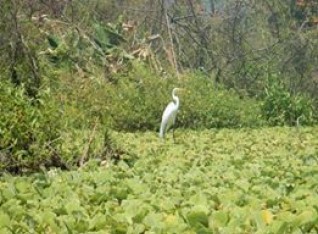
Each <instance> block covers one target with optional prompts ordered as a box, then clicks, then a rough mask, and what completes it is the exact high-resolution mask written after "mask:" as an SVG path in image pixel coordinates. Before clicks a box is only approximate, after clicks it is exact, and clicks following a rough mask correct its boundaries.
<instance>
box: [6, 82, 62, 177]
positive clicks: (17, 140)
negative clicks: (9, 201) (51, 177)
mask: <svg viewBox="0 0 318 234" xmlns="http://www.w3.org/2000/svg"><path fill="white" fill-rule="evenodd" d="M24 93H25V90H24V89H23V87H22V88H15V87H13V86H12V85H11V84H10V83H6V82H4V81H1V83H0V99H1V101H0V169H1V170H7V171H11V172H17V173H19V172H22V171H28V170H34V169H38V168H39V167H40V166H41V165H43V166H51V165H52V166H60V164H61V163H62V162H61V161H60V150H59V147H60V144H61V141H60V138H59V137H60V132H59V130H60V113H59V112H58V111H57V108H56V106H55V105H54V103H52V102H51V101H50V97H49V94H48V93H47V92H43V91H42V92H41V93H40V94H39V98H38V99H37V100H34V99H30V98H28V97H27V96H26V95H25V94H24Z"/></svg>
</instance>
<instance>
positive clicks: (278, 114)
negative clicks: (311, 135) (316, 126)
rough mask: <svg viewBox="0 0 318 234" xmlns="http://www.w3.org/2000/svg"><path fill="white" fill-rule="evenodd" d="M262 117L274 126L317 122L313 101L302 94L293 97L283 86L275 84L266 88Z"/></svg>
mask: <svg viewBox="0 0 318 234" xmlns="http://www.w3.org/2000/svg"><path fill="white" fill-rule="evenodd" d="M265 93H266V95H265V97H264V102H263V104H262V115H263V117H264V118H265V119H266V120H267V122H268V123H269V124H270V125H272V126H277V125H289V126H294V125H298V124H302V125H312V124H313V123H314V122H315V118H314V107H313V101H312V100H311V99H310V98H307V97H305V96H304V95H301V94H296V95H292V94H291V93H290V92H288V91H287V90H286V89H285V88H284V87H283V86H282V85H280V84H278V83H275V82H273V83H272V84H270V85H269V86H268V87H267V88H266V92H265Z"/></svg>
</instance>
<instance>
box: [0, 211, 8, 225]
mask: <svg viewBox="0 0 318 234" xmlns="http://www.w3.org/2000/svg"><path fill="white" fill-rule="evenodd" d="M5 227H10V216H9V215H8V214H6V213H4V212H2V211H0V229H1V228H5Z"/></svg>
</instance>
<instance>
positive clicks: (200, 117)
mask: <svg viewBox="0 0 318 234" xmlns="http://www.w3.org/2000/svg"><path fill="white" fill-rule="evenodd" d="M173 87H183V88H186V90H187V91H188V92H184V93H180V111H179V114H178V117H177V123H176V124H177V125H179V126H181V127H184V128H220V127H228V128H235V127H242V126H245V127H255V126H259V125H261V124H263V123H262V120H261V117H260V105H259V104H258V103H257V102H256V101H255V100H252V99H248V98H240V97H239V96H238V95H237V94H236V93H235V92H234V91H228V90H225V89H224V88H222V87H218V88H217V87H216V86H215V85H214V84H213V82H212V81H211V80H210V79H207V78H206V77H204V76H202V75H200V74H192V75H191V74H188V75H185V76H184V77H181V78H180V79H179V80H178V79H172V78H162V77H160V76H158V75H156V74H153V73H151V72H150V71H149V70H147V69H146V68H145V67H143V66H140V65H138V66H134V69H133V71H132V72H130V73H129V74H127V75H126V76H125V77H121V78H120V79H119V81H118V83H117V84H116V85H114V86H113V90H112V91H110V92H108V94H109V97H108V98H109V99H108V100H109V101H108V105H109V107H108V109H109V112H108V114H109V115H110V116H111V119H112V126H113V128H115V129H116V130H121V131H135V130H146V129H148V130H158V128H159V126H160V121H161V115H162V112H163V110H164V108H165V106H166V105H167V104H168V103H169V102H170V101H171V100H172V97H171V92H172V89H173ZM105 115H107V113H105Z"/></svg>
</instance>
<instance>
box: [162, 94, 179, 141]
mask: <svg viewBox="0 0 318 234" xmlns="http://www.w3.org/2000/svg"><path fill="white" fill-rule="evenodd" d="M177 90H179V88H174V89H173V91H172V98H173V101H172V102H170V103H169V104H168V105H167V107H166V109H165V110H164V112H163V114H162V120H161V125H160V132H159V136H160V137H161V138H164V137H165V134H166V132H167V131H168V130H169V128H171V127H172V126H173V125H174V124H175V121H176V117H177V113H178V109H179V98H178V97H177V96H176V91H177Z"/></svg>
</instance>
